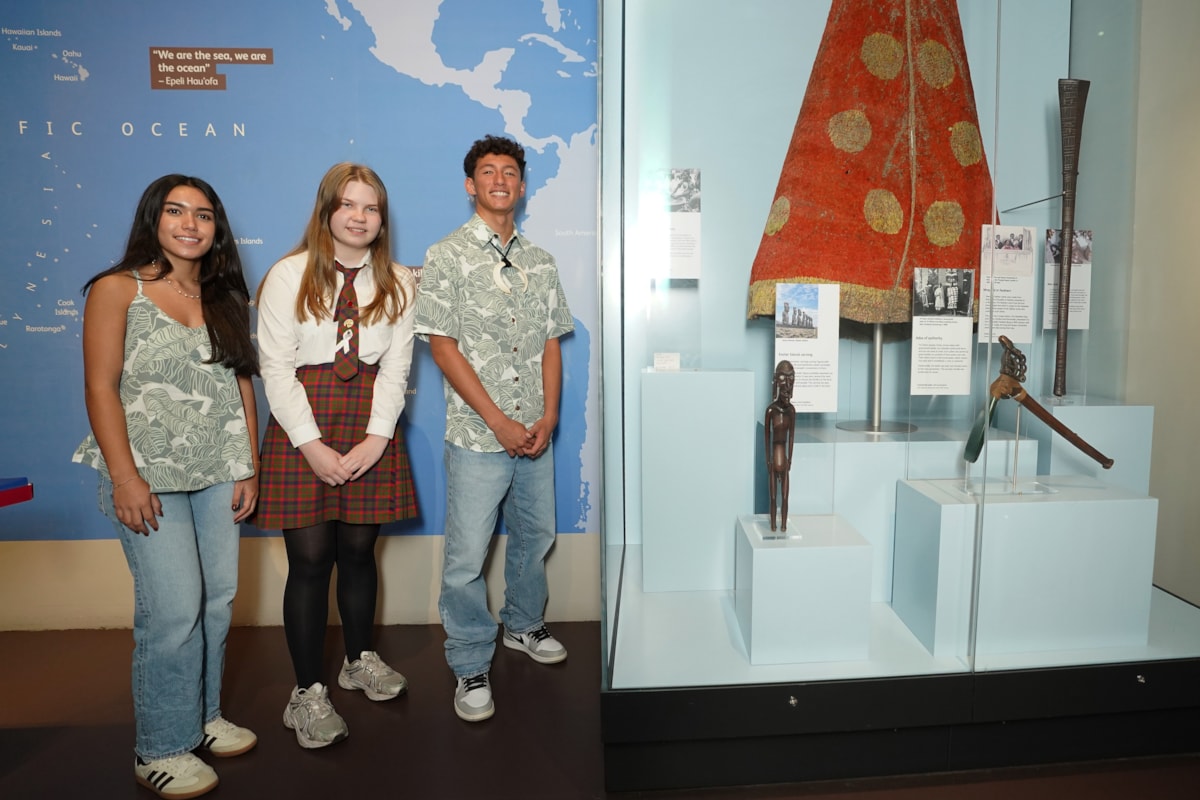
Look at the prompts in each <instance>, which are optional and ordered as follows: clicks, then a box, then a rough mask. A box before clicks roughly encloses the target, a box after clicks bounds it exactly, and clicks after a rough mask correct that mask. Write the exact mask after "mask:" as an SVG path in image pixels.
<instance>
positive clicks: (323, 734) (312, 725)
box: [283, 683, 350, 749]
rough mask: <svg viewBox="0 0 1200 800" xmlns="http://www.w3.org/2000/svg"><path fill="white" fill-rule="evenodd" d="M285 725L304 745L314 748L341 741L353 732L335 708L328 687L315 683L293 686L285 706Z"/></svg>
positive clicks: (302, 745)
mask: <svg viewBox="0 0 1200 800" xmlns="http://www.w3.org/2000/svg"><path fill="white" fill-rule="evenodd" d="M283 725H284V727H286V728H289V729H290V730H294V731H295V732H296V741H297V742H299V743H300V746H301V747H305V748H308V749H312V748H314V747H326V746H328V745H331V744H333V743H334V742H340V741H341V740H342V739H345V738H346V737H347V736H349V735H350V731H349V730H348V729H347V728H346V721H345V720H344V719H342V718H341V717H339V716H338V713H337V712H336V711H334V710H333V703H331V702H329V689H327V688H326V687H325V686H324V685H323V684H321V683H314V684H313V685H312V686H310V687H308V688H307V689H301V688H300V687H299V686H297V687H296V688H295V689H292V696H291V698H290V699H289V700H288V704H287V708H285V709H284V710H283Z"/></svg>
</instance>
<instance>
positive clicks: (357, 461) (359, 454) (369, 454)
mask: <svg viewBox="0 0 1200 800" xmlns="http://www.w3.org/2000/svg"><path fill="white" fill-rule="evenodd" d="M388 441H389V440H388V439H386V438H384V437H382V436H376V435H375V434H367V436H366V437H365V438H364V439H363V440H362V441H361V442H359V443H358V444H356V445H354V447H352V448H350V451H349V452H348V453H346V454H345V455H342V454H341V453H339V452H338V451H336V450H334V449H333V448H332V447H330V446H329V445H327V444H325V443H324V442H322V441H321V440H320V439H314V440H313V441H311V442H305V443H304V444H302V445H300V452H301V453H302V454H303V455H304V458H305V460H306V461H308V466H309V468H310V469H312V471H313V474H314V475H316V476H317V477H318V478H320V479H321V481H322V482H324V483H327V484H329V485H330V486H341V485H342V484H344V483H347V482H348V481H353V480H357V479H358V478H361V477H362V476H363V475H365V474H366V473H367V472H368V471H369V470H370V469H371V467H373V466H375V464H376V463H377V462H378V461H379V459H380V457H381V456H382V455H383V451H384V450H386V449H387V445H388Z"/></svg>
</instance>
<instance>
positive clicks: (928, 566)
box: [893, 476, 1158, 656]
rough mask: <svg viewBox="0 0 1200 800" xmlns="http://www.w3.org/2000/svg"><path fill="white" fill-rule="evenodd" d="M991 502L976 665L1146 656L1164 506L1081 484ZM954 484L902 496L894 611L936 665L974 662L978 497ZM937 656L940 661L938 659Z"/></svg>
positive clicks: (904, 490)
mask: <svg viewBox="0 0 1200 800" xmlns="http://www.w3.org/2000/svg"><path fill="white" fill-rule="evenodd" d="M1038 482H1039V483H1041V484H1043V485H1045V486H1047V487H1049V488H1051V489H1053V490H1055V491H1054V493H1050V494H1008V495H1001V494H990V495H988V496H987V500H986V506H985V508H984V512H983V531H982V551H981V553H980V558H979V565H980V572H979V605H978V616H977V619H976V638H975V653H976V655H980V656H982V655H988V654H995V653H1036V652H1040V651H1051V650H1073V649H1083V648H1101V647H1124V646H1139V645H1145V643H1146V640H1147V636H1148V633H1149V619H1150V598H1151V594H1152V590H1153V583H1152V580H1153V570H1154V537H1155V527H1156V524H1157V518H1158V501H1157V500H1156V499H1154V498H1152V497H1147V496H1145V495H1143V494H1138V493H1136V492H1131V491H1128V490H1126V489H1122V488H1120V487H1114V486H1105V485H1103V484H1101V483H1099V482H1098V481H1096V480H1094V479H1092V478H1088V477H1083V476H1061V477H1060V476H1051V477H1039V478H1038ZM961 486H962V484H961V482H958V481H903V482H902V483H901V484H900V488H899V490H898V501H897V523H896V559H895V563H896V575H895V596H894V598H893V610H895V611H896V614H897V616H899V617H900V618H901V619H902V620H904V622H905V624H906V625H908V627H909V629H910V630H911V631H912V632H913V634H914V635H916V636H917V638H918V639H920V640H921V641H922V643H924V644H925V646H926V647H927V648H928V649H930V651H931V652H933V653H934V655H961V654H963V653H965V652H966V642H967V640H966V637H967V633H966V620H967V618H968V615H969V614H970V588H969V587H970V571H971V564H972V558H971V554H972V552H973V547H974V536H975V534H974V524H975V523H974V516H975V515H974V512H975V505H976V501H977V500H978V498H977V497H971V496H968V495H965V494H963V493H961V491H959V490H960V489H961ZM939 651H940V652H939Z"/></svg>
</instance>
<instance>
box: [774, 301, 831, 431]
mask: <svg viewBox="0 0 1200 800" xmlns="http://www.w3.org/2000/svg"><path fill="white" fill-rule="evenodd" d="M841 289H842V287H841V286H840V285H838V284H836V283H779V284H776V285H775V363H776V364H779V362H780V361H790V362H792V367H793V368H794V369H795V370H796V383H795V387H794V389H793V391H792V405H793V406H794V407H795V408H796V411H797V412H817V411H837V399H838V398H837V389H838V332H839V319H840V318H839V316H838V303H839V302H840V301H841Z"/></svg>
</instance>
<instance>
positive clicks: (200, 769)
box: [133, 753, 217, 800]
mask: <svg viewBox="0 0 1200 800" xmlns="http://www.w3.org/2000/svg"><path fill="white" fill-rule="evenodd" d="M133 774H134V776H135V777H137V782H138V783H140V784H141V785H142V786H145V787H146V788H147V789H149V790H150V791H152V792H154V793H155V794H156V795H158V796H159V797H166V798H170V800H187V798H189V797H199V796H200V795H202V794H204V793H205V792H211V791H212V790H213V789H215V788H217V773H216V772H214V771H213V768H212V767H210V766H209V765H208V764H205V763H204V762H203V761H201V760H200V759H198V758H196V756H194V755H192V754H191V753H184V754H183V755H178V756H171V757H170V758H156V759H154V760H153V761H142V759H141V758H135V759H134V761H133Z"/></svg>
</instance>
